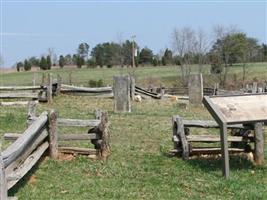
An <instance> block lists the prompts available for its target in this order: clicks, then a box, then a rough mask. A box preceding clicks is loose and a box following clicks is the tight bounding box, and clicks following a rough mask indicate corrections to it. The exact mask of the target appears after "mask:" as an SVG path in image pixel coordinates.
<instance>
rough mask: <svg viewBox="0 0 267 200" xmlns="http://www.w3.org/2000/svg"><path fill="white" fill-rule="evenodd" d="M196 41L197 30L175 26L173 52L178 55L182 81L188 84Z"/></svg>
mask: <svg viewBox="0 0 267 200" xmlns="http://www.w3.org/2000/svg"><path fill="white" fill-rule="evenodd" d="M195 43H196V36H195V32H194V31H193V30H192V29H191V28H190V27H184V28H182V29H177V28H175V29H174V30H173V32H172V47H173V52H174V53H175V54H177V55H178V58H179V62H180V66H181V73H182V82H183V84H184V85H187V81H186V80H187V79H186V76H187V75H189V74H190V72H191V67H190V65H191V64H192V56H193V53H194V50H195V49H194V47H195Z"/></svg>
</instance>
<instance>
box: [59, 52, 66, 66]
mask: <svg viewBox="0 0 267 200" xmlns="http://www.w3.org/2000/svg"><path fill="white" fill-rule="evenodd" d="M64 65H65V58H64V56H62V55H61V56H59V66H60V68H63V67H64Z"/></svg>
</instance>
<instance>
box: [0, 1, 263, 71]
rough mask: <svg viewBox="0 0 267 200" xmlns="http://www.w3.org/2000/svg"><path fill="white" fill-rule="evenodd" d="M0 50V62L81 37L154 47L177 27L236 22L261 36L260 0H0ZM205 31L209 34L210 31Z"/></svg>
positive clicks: (73, 44)
mask: <svg viewBox="0 0 267 200" xmlns="http://www.w3.org/2000/svg"><path fill="white" fill-rule="evenodd" d="M1 1H2V2H1V6H2V9H1V44H0V45H1V54H2V57H3V58H4V66H5V67H8V66H11V65H13V64H14V63H15V62H17V61H20V60H23V59H25V58H27V57H30V56H40V55H42V54H45V53H47V50H48V48H54V50H55V52H56V54H57V55H60V54H67V53H72V54H73V53H75V51H76V49H77V46H78V44H79V43H81V42H87V43H88V44H89V45H90V48H92V47H94V46H95V45H96V44H97V43H100V42H106V41H118V39H119V35H121V38H122V39H130V38H131V36H132V35H136V41H137V42H138V44H139V46H141V47H144V46H148V47H149V48H151V49H152V50H153V51H154V53H158V52H159V51H160V50H161V49H163V48H166V47H171V32H172V30H173V29H174V28H175V27H177V28H181V27H183V26H190V27H192V28H194V29H196V30H197V29H198V28H202V29H203V30H204V31H206V32H208V33H211V32H212V27H213V26H214V25H217V24H222V25H236V26H237V27H239V28H240V29H241V30H242V31H244V32H246V33H247V35H248V36H250V37H255V38H257V39H258V40H259V41H260V42H265V43H266V42H267V31H266V22H267V20H266V18H267V14H266V10H267V9H266V6H267V3H266V1H238V0H236V1H235V0H234V1H229V0H226V1H219V0H217V1H209V0H206V1H197V0H195V1H188V2H187V1H167V2H166V1H161V2H160V1H148V0H147V1H145V2H141V1H139V0H136V1H130V2H129V1H128V2H127V1H89V0H88V1H86V0H83V1H68V0H65V1H61V0H57V1H50V0H41V1H40V0H36V1H33V0H32V1H31V0H28V1H25V0H24V1H23V0H1ZM210 37H211V36H210Z"/></svg>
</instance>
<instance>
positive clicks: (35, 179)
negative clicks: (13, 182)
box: [29, 175, 37, 185]
mask: <svg viewBox="0 0 267 200" xmlns="http://www.w3.org/2000/svg"><path fill="white" fill-rule="evenodd" d="M36 183H37V177H36V176H35V175H32V176H31V177H30V179H29V184H31V185H35V184H36Z"/></svg>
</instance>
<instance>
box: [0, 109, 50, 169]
mask: <svg viewBox="0 0 267 200" xmlns="http://www.w3.org/2000/svg"><path fill="white" fill-rule="evenodd" d="M46 122H47V112H43V113H42V114H41V115H40V116H39V117H38V118H37V119H36V120H35V121H34V122H33V123H32V124H31V125H30V126H29V127H28V128H27V129H26V130H25V131H24V133H23V134H22V136H21V137H19V138H18V139H17V140H16V141H15V142H13V143H12V144H11V145H10V146H9V147H8V148H7V149H6V150H5V151H3V154H2V155H3V160H4V165H5V167H7V166H8V165H9V164H10V163H12V162H13V161H14V160H16V158H17V157H19V156H20V155H21V153H22V152H23V151H25V149H26V148H27V146H28V145H29V144H30V143H31V142H32V140H33V139H34V138H35V136H36V135H38V134H40V131H41V130H42V129H43V127H44V126H45V124H46Z"/></svg>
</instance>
